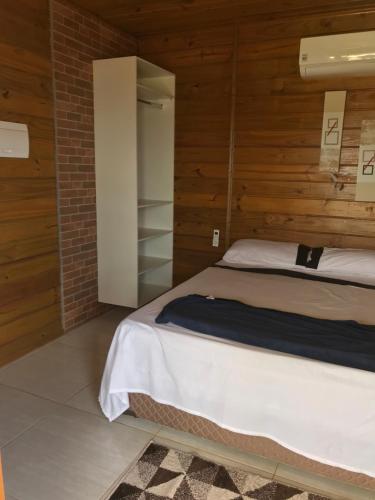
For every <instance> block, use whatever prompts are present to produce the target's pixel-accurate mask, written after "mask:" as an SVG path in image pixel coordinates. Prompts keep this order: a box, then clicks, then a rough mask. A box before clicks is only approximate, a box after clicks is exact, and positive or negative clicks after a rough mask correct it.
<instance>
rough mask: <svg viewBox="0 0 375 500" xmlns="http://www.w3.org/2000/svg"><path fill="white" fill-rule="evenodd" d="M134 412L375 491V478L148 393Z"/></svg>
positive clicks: (137, 399)
mask: <svg viewBox="0 0 375 500" xmlns="http://www.w3.org/2000/svg"><path fill="white" fill-rule="evenodd" d="M130 402H131V410H132V411H133V412H134V413H135V415H136V416H137V417H141V418H145V419H147V420H151V421H154V422H158V423H160V424H163V425H167V426H169V427H173V428H175V429H178V430H181V431H185V432H190V433H192V434H195V435H197V436H200V437H203V438H206V439H211V440H212V441H217V442H219V443H223V444H226V445H228V446H232V447H234V448H238V449H241V450H244V451H248V452H251V453H254V454H256V455H261V456H263V457H266V458H269V459H272V460H275V461H277V462H281V463H284V464H288V465H292V466H294V467H297V468H299V469H304V470H307V471H309V472H312V473H314V474H320V475H322V476H326V477H329V478H331V479H336V480H339V481H343V482H346V483H351V484H354V485H356V486H360V487H362V488H368V489H371V490H375V478H371V477H369V476H366V475H364V474H357V473H354V472H349V471H346V470H344V469H340V468H337V467H331V466H329V465H324V464H321V463H319V462H316V461H314V460H310V459H308V458H305V457H303V456H301V455H298V454H297V453H294V452H292V451H289V450H287V449H286V448H284V447H283V446H280V445H279V444H277V443H275V442H274V441H272V440H271V439H267V438H261V437H253V436H246V435H244V434H237V433H235V432H231V431H228V430H226V429H222V428H221V427H219V426H218V425H216V424H214V423H212V422H210V421H209V420H207V419H205V418H203V417H196V416H194V415H190V414H189V413H186V412H184V411H181V410H177V409H176V408H174V407H172V406H168V405H163V404H160V403H156V402H155V401H154V400H153V399H151V398H150V397H149V396H145V395H144V394H132V395H131V397H130Z"/></svg>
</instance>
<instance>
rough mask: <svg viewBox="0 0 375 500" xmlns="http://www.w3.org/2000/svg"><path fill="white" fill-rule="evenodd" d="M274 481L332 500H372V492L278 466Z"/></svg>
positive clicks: (286, 466) (373, 494) (373, 496)
mask: <svg viewBox="0 0 375 500" xmlns="http://www.w3.org/2000/svg"><path fill="white" fill-rule="evenodd" d="M275 481H281V482H285V483H287V484H290V485H292V486H296V487H300V488H301V489H307V490H309V491H311V492H312V493H321V494H325V495H328V496H330V497H331V498H333V499H341V500H374V498H375V493H374V491H369V490H365V489H363V488H358V487H356V486H352V485H350V484H346V483H342V482H340V481H335V480H333V479H329V478H326V477H323V476H319V475H317V474H310V473H309V472H306V471H302V470H300V469H296V468H294V467H290V466H289V465H284V464H279V465H278V467H277V470H276V474H275Z"/></svg>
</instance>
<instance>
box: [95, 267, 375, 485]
mask: <svg viewBox="0 0 375 500" xmlns="http://www.w3.org/2000/svg"><path fill="white" fill-rule="evenodd" d="M189 293H199V294H202V295H213V296H216V297H225V298H230V299H235V300H240V301H242V302H245V303H249V304H250V303H251V304H252V305H255V306H263V307H264V306H266V307H270V308H275V309H279V310H285V311H290V312H299V313H300V314H307V315H310V316H315V317H323V318H330V319H354V320H357V321H361V322H364V323H371V324H375V308H374V307H373V306H372V307H371V305H372V304H373V301H374V298H375V291H374V290H365V289H362V288H357V287H353V286H341V285H335V284H328V283H322V282H315V281H314V282H311V281H306V280H302V279H295V278H290V277H285V276H276V275H262V274H253V273H246V272H239V271H235V270H228V269H220V268H208V269H206V270H205V271H203V272H202V273H200V274H198V275H197V276H195V277H194V278H192V279H190V280H188V281H186V282H185V283H183V284H182V285H180V286H178V287H176V288H175V289H174V290H171V291H170V292H168V293H167V294H165V295H163V296H162V297H160V298H158V299H157V300H155V301H153V302H151V303H150V304H148V305H146V306H145V307H143V308H141V309H139V310H138V311H136V312H134V313H133V314H131V315H130V316H129V317H128V318H126V319H125V320H124V321H123V322H122V323H121V324H120V325H119V327H118V328H117V331H116V334H115V336H114V339H113V342H112V346H111V349H110V352H109V354H108V359H107V364H106V367H105V371H104V375H103V380H102V386H101V390H100V398H99V400H100V403H101V406H102V409H103V412H104V414H105V415H106V416H107V417H108V418H109V419H110V420H114V419H116V418H117V417H118V416H119V415H121V414H122V413H123V412H124V411H125V410H126V409H127V408H128V407H129V398H128V395H129V393H132V392H135V393H144V394H147V395H149V396H151V397H152V398H153V399H154V400H156V401H158V402H160V403H165V404H169V405H172V406H174V407H176V408H178V409H181V410H184V411H186V412H188V413H191V414H194V415H199V416H202V417H205V418H207V419H209V420H211V421H212V422H215V423H216V424H218V425H219V426H221V427H223V428H225V429H229V430H231V431H234V432H239V433H242V434H247V435H253V436H263V437H268V438H271V439H273V440H274V441H276V442H278V443H280V444H281V445H283V446H285V447H286V448H288V449H290V450H292V451H295V452H297V453H300V454H301V455H304V456H306V457H309V458H312V459H314V460H318V461H320V462H323V463H326V464H329V465H334V466H338V467H342V468H345V469H348V470H351V471H355V472H362V473H365V474H368V475H370V476H373V477H375V397H374V394H375V373H371V372H367V371H363V370H357V369H354V368H348V367H343V366H338V365H333V364H328V363H324V362H320V361H315V360H310V359H305V358H301V357H298V356H292V355H287V354H283V353H279V352H275V351H271V350H267V349H260V348H256V347H251V346H245V345H242V344H238V343H234V342H230V341H225V340H221V339H215V338H213V337H208V336H205V335H203V334H198V333H195V332H192V331H190V330H186V329H184V328H180V327H176V326H173V325H171V326H168V325H156V323H155V322H154V318H155V317H156V316H157V314H158V313H159V312H160V311H161V309H162V308H163V306H164V305H165V304H167V303H168V302H170V301H171V300H172V299H174V298H176V297H180V296H184V295H187V294H189Z"/></svg>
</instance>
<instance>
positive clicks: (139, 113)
mask: <svg viewBox="0 0 375 500" xmlns="http://www.w3.org/2000/svg"><path fill="white" fill-rule="evenodd" d="M174 93H175V76H174V75H173V74H172V73H170V72H168V71H166V70H164V69H162V68H159V67H158V66H155V65H154V64H151V63H149V62H147V61H145V60H143V59H140V58H138V57H121V58H116V59H103V60H99V61H94V109H95V156H96V160H95V161H96V195H97V225H98V281H99V300H100V301H101V302H106V303H110V304H116V305H122V306H127V307H139V306H141V305H143V304H145V303H147V302H149V301H150V300H152V299H154V298H155V297H157V296H159V295H161V294H162V293H164V292H165V291H167V290H168V289H169V288H171V286H172V270H173V164H174Z"/></svg>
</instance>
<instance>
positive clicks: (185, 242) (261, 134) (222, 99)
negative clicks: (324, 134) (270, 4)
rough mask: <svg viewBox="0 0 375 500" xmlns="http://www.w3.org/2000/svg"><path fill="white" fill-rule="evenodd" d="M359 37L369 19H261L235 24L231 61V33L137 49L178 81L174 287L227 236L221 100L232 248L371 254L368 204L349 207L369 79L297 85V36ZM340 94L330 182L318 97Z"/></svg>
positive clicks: (170, 37) (370, 95)
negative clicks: (335, 168)
mask: <svg viewBox="0 0 375 500" xmlns="http://www.w3.org/2000/svg"><path fill="white" fill-rule="evenodd" d="M369 29H375V10H374V9H372V11H369V10H368V9H367V11H366V13H365V12H362V11H353V12H340V11H337V12H334V13H330V14H325V13H320V14H319V13H318V14H317V13H315V14H313V15H304V16H302V15H299V16H297V17H292V16H289V17H284V18H278V19H277V20H275V19H262V18H259V19H257V20H256V21H254V20H252V21H249V22H247V23H246V22H243V23H241V24H240V25H239V26H238V48H237V49H236V53H235V56H236V57H234V46H235V38H234V37H235V31H236V29H235V26H228V27H226V28H216V29H211V30H206V31H200V32H195V31H191V32H182V33H168V34H165V33H164V34H163V35H154V36H147V37H143V38H142V39H141V41H140V55H141V56H142V57H145V58H148V59H150V60H151V61H154V62H156V63H158V64H160V65H162V66H164V67H166V68H168V69H170V70H172V71H174V72H176V75H177V102H176V104H177V122H176V134H177V152H176V155H177V156H176V212H175V219H176V245H175V248H176V250H175V259H176V281H177V282H178V281H181V279H183V278H186V277H188V276H190V275H192V274H193V273H194V272H196V271H198V270H200V269H202V268H204V267H205V266H206V265H207V264H209V263H211V262H212V261H213V260H215V258H217V257H218V256H220V254H222V251H223V250H224V248H223V246H221V247H220V249H219V251H218V252H215V251H213V249H212V247H211V234H212V230H213V228H214V227H218V228H219V229H221V231H222V234H224V232H225V229H226V227H225V221H226V215H225V212H226V203H227V200H226V193H227V184H228V171H229V169H228V158H229V130H230V93H231V91H233V92H234V93H235V94H236V98H235V109H234V112H235V120H234V126H235V135H234V138H235V149H234V172H233V176H232V177H231V179H230V180H231V182H232V183H233V191H232V197H231V200H230V205H231V206H232V210H231V213H230V214H228V215H230V216H231V217H229V220H228V224H230V226H229V227H228V228H227V229H228V230H229V233H230V240H231V241H233V240H235V239H238V238H244V237H255V238H265V239H273V240H285V241H298V242H304V243H307V244H311V245H331V246H352V247H365V248H375V214H374V208H375V205H374V204H373V203H359V202H355V201H354V192H355V176H356V165H357V155H358V146H359V134H360V126H361V121H362V120H363V119H374V118H375V104H374V102H375V100H374V98H375V80H374V78H357V79H356V78H351V79H346V80H344V79H342V78H337V79H331V80H325V81H322V80H321V81H315V82H304V81H302V80H301V78H300V76H299V68H298V53H299V40H300V38H301V37H305V36H314V35H323V34H333V33H342V32H350V31H363V30H369ZM233 59H235V60H236V59H237V62H236V61H233ZM233 62H236V64H235V65H233ZM232 71H233V72H232ZM233 76H235V78H233ZM234 81H235V82H236V84H235V86H233V85H232V82H234ZM341 89H346V90H348V97H347V106H346V115H345V123H344V136H343V150H342V156H341V166H340V171H339V175H338V178H337V182H334V181H333V180H332V179H331V177H330V176H329V175H328V174H323V173H320V172H319V169H318V162H319V152H320V134H321V125H322V116H323V102H324V91H326V90H341ZM222 241H223V238H222Z"/></svg>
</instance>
